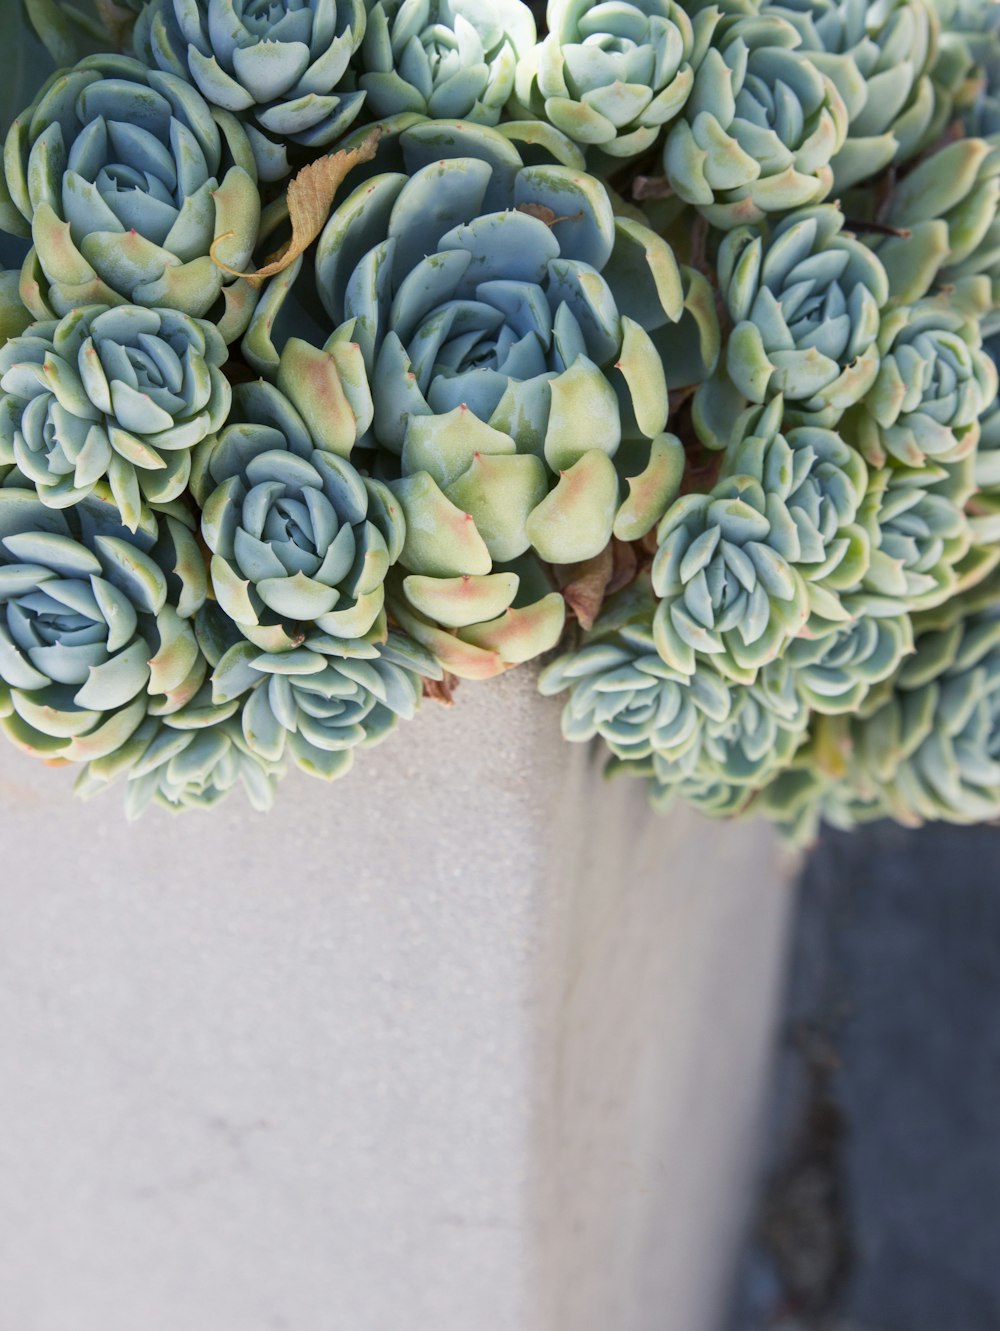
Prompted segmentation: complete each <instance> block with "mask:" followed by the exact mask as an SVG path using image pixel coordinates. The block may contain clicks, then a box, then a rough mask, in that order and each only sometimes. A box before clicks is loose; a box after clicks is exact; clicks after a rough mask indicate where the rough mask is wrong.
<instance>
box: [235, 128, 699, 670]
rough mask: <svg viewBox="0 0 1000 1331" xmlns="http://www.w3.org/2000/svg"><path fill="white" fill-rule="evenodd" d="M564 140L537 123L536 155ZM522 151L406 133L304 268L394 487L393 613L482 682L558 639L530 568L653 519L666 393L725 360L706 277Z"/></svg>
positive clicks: (674, 485) (554, 612) (597, 186)
mask: <svg viewBox="0 0 1000 1331" xmlns="http://www.w3.org/2000/svg"><path fill="white" fill-rule="evenodd" d="M561 138H562V136H560V135H558V133H557V131H555V130H553V129H551V128H549V129H548V130H547V131H546V133H545V134H544V135H543V136H542V137H541V138H539V137H538V136H537V135H536V136H535V137H534V139H533V140H532V141H531V144H530V146H531V147H532V148H533V149H534V156H535V158H536V159H537V158H541V157H544V155H545V149H547V148H548V147H550V146H551V145H553V144H555V145H556V146H557V147H558V146H559V143H558V141H559V140H560V139H561ZM520 142H521V141H520V140H516V139H513V138H509V137H507V136H506V135H504V134H502V133H501V132H499V131H498V130H494V129H490V128H488V127H486V126H481V125H474V124H470V123H468V122H457V121H456V122H445V121H437V122H424V123H418V124H414V125H412V126H411V127H410V128H407V129H405V130H404V131H403V132H402V133H400V134H399V135H398V136H397V137H396V139H395V140H394V141H393V142H392V144H391V146H392V148H393V149H394V151H395V152H396V153H397V154H398V155H399V157H400V160H401V161H402V164H403V166H404V168H405V170H404V171H399V172H396V171H393V172H384V173H382V174H379V175H376V176H374V177H373V178H372V179H370V180H368V181H366V182H365V183H364V184H362V185H360V186H359V187H358V188H357V189H355V191H354V192H353V193H352V194H351V195H349V196H348V197H347V198H346V199H345V200H344V201H343V202H342V203H340V204H339V206H338V207H337V208H336V209H335V211H334V213H333V215H332V216H331V218H330V220H329V222H328V223H327V226H326V229H325V231H324V233H323V235H322V237H321V238H320V242H319V246H318V250H317V254H316V262H315V280H316V288H317V291H318V294H319V297H320V299H321V300H322V302H323V305H324V307H325V309H326V311H327V314H328V316H329V318H330V320H331V322H332V323H333V325H334V328H335V333H334V337H335V338H339V337H341V336H343V337H345V338H349V339H350V340H351V341H352V342H353V343H356V344H357V345H358V346H359V347H360V348H361V352H362V355H363V357H364V362H365V366H366V369H367V375H368V380H369V382H370V383H371V389H372V398H373V405H374V414H373V419H372V424H371V428H370V430H369V431H368V432H367V433H366V434H365V435H364V436H363V437H362V438H361V439H360V441H359V442H360V444H361V446H362V447H364V448H365V449H374V450H375V454H376V457H377V459H378V466H379V468H380V474H385V475H387V476H389V477H392V476H393V474H394V473H395V476H397V477H398V479H390V480H389V485H390V488H391V489H392V491H393V493H394V494H395V496H396V498H397V499H398V501H399V504H400V506H401V507H402V509H403V511H404V514H405V517H406V530H407V537H406V542H405V543H404V546H403V549H402V552H401V555H400V561H399V564H400V571H401V572H402V574H403V575H404V576H403V577H402V578H401V579H398V580H397V584H396V591H395V594H394V595H395V599H394V602H393V614H394V616H395V617H396V619H397V622H399V623H400V624H401V625H402V626H403V627H404V628H405V629H406V631H407V632H408V633H410V634H411V635H412V636H415V637H417V638H419V640H420V641H421V642H423V643H424V644H425V645H426V646H428V647H429V648H430V649H431V650H433V651H434V652H435V653H436V654H438V655H439V657H440V658H441V659H442V660H443V661H444V662H445V664H446V666H447V668H448V669H449V670H451V671H452V672H453V673H456V674H462V675H466V676H474V677H485V676H488V675H492V674H496V673H498V672H499V671H501V670H503V669H505V668H507V667H508V666H510V665H513V664H518V663H520V662H521V661H524V660H527V659H530V658H531V657H533V656H536V655H538V654H539V653H540V652H542V651H545V650H548V649H549V648H550V647H552V646H554V645H555V642H556V640H557V639H558V636H559V634H560V632H561V630H562V626H563V622H564V617H565V607H564V603H563V600H562V597H561V595H560V593H559V592H558V591H556V590H555V589H554V584H553V580H552V578H551V577H549V576H548V574H547V572H546V569H545V567H544V565H563V564H573V563H577V562H580V561H583V560H586V559H589V558H592V557H593V556H595V555H597V554H599V553H600V552H601V551H602V550H603V549H604V548H605V547H606V546H607V544H608V542H609V541H610V539H611V537H612V535H613V534H617V535H619V536H620V537H622V539H628V540H631V539H638V538H639V537H640V536H642V535H643V534H644V533H646V532H648V531H649V530H650V529H651V528H652V527H653V526H654V525H655V523H656V521H657V520H658V518H659V517H660V515H661V514H662V512H663V511H664V509H665V508H666V506H667V504H668V503H669V502H670V500H671V499H672V497H673V496H674V494H676V492H677V489H678V486H679V482H680V472H681V471H682V469H683V449H682V448H681V445H680V443H679V441H678V440H677V439H676V438H674V437H673V436H671V435H668V434H667V433H666V432H665V426H666V420H667V414H668V406H669V404H668V390H669V388H671V387H678V386H682V385H685V384H690V383H692V382H698V380H699V378H703V377H704V376H705V374H706V373H707V372H708V370H709V369H710V368H711V366H712V365H713V364H714V359H715V357H716V355H717V351H718V324H717V320H716V315H715V310H714V302H713V300H712V296H711V290H710V288H709V286H708V283H707V281H706V280H705V279H704V278H703V277H701V276H700V275H699V274H694V273H691V272H690V271H687V270H685V271H683V272H682V270H681V269H680V268H679V267H678V264H677V262H676V260H675V258H674V255H673V252H672V250H671V249H670V247H669V246H668V245H667V243H666V242H665V241H663V240H661V239H660V238H659V237H657V236H656V235H655V234H654V233H653V232H652V231H650V230H649V229H648V228H645V227H643V226H641V225H640V224H638V223H636V222H634V221H631V220H629V219H624V218H617V219H616V218H615V216H614V214H613V211H612V207H611V203H610V200H609V197H608V194H607V192H606V190H605V188H604V187H603V185H601V183H600V182H599V181H598V180H596V179H595V178H593V177H591V176H589V175H586V174H585V173H584V172H583V171H581V170H580V169H579V167H578V166H577V165H573V166H568V165H564V164H563V163H562V162H555V163H553V162H552V161H551V160H548V161H544V160H536V161H535V164H533V165H529V166H526V165H524V161H523V159H522V156H521V153H520V149H519V143H520ZM524 142H525V143H527V142H528V140H524ZM562 142H563V144H565V148H566V150H567V153H566V155H567V157H569V159H570V160H573V159H574V158H578V153H577V150H576V149H575V147H574V146H573V145H572V144H570V143H568V141H566V140H562ZM380 151H381V149H380ZM525 151H527V148H525ZM376 165H377V163H376ZM276 283H277V284H278V285H276V287H275V291H276V292H277V294H278V297H279V298H280V297H281V296H282V292H283V288H282V285H281V279H280V278H279V279H276ZM259 308H260V315H261V317H260V319H258V320H257V321H256V322H255V323H254V324H253V325H252V326H251V329H250V333H249V334H248V337H247V339H246V346H247V348H248V354H251V355H255V354H256V355H258V356H259V357H260V363H262V364H263V365H265V366H266V365H267V364H268V360H267V355H268V353H267V346H268V343H267V342H266V340H265V339H263V338H261V337H259V336H258V334H259V333H260V332H261V330H262V328H263V325H264V321H265V316H266V318H267V320H269V321H270V324H269V325H268V326H269V327H270V326H272V325H274V326H277V327H280V320H277V314H278V313H279V312H280V311H279V309H278V308H277V307H276V306H275V304H274V303H273V300H272V295H271V291H270V290H268V291H266V292H265V294H264V296H263V299H262V303H261V306H260V307H259ZM272 363H273V362H272Z"/></svg>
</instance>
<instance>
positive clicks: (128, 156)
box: [0, 55, 260, 341]
mask: <svg viewBox="0 0 1000 1331" xmlns="http://www.w3.org/2000/svg"><path fill="white" fill-rule="evenodd" d="M4 171H5V173H6V186H7V190H8V191H9V199H8V200H6V201H5V200H4V199H3V197H2V195H3V188H2V186H0V225H3V226H4V227H5V228H6V229H7V230H8V231H12V232H14V233H15V234H19V235H24V236H27V235H29V234H30V236H31V239H32V241H33V248H32V250H31V251H30V252H29V254H28V257H27V259H26V260H25V262H24V267H23V269H22V274H21V295H22V298H23V299H24V302H25V304H26V305H27V306H28V308H29V309H30V310H31V311H32V313H33V314H34V315H35V317H36V318H38V319H50V318H59V317H62V316H63V315H65V314H69V313H70V312H71V311H73V310H75V309H78V308H80V307H81V306H84V305H94V304H100V305H125V304H134V305H144V306H149V307H164V308H167V309H174V310H179V311H181V312H182V313H184V314H189V315H191V316H192V317H193V318H202V317H204V316H208V317H210V318H211V319H212V321H213V322H214V323H216V324H217V325H218V327H219V329H220V331H221V332H222V334H223V336H224V337H225V339H226V340H227V341H231V340H232V339H233V338H235V337H237V336H238V335H239V334H240V333H241V332H242V331H243V328H244V327H245V325H246V321H247V319H248V318H249V313H250V310H251V308H252V306H253V303H254V301H255V299H256V293H255V290H254V288H253V286H252V285H251V284H250V283H248V282H245V281H239V280H238V279H235V278H233V277H232V276H231V275H230V274H228V273H226V272H224V271H223V269H222V268H221V267H220V266H219V265H218V264H217V263H216V262H214V260H213V258H212V257H211V254H214V256H215V257H216V258H218V259H219V260H220V261H221V262H222V263H224V264H226V265H228V267H229V268H231V269H234V270H236V271H242V270H244V269H245V268H246V267H247V266H248V264H249V262H250V258H251V254H252V251H253V248H254V245H255V243H256V240H257V231H258V224H259V218H260V197H259V195H258V192H257V175H256V168H255V166H254V159H253V153H252V152H251V149H250V142H249V140H248V139H247V137H246V134H245V133H244V131H243V128H242V127H241V126H240V124H239V123H238V122H237V121H236V119H235V118H234V117H233V116H232V115H230V114H229V113H228V112H225V111H219V110H218V109H216V110H213V109H212V108H210V107H209V105H208V103H207V102H206V101H205V100H204V98H203V97H202V96H201V94H200V93H199V92H198V90H197V89H196V88H194V87H192V86H191V85H190V84H189V83H186V82H185V81H184V80H183V79H181V78H178V77H177V76H176V75H173V74H164V73H162V72H160V71H158V70H147V69H146V68H145V67H144V66H143V65H141V64H140V63H139V62H138V61H137V60H132V59H129V58H127V57H126V56H112V55H107V56H93V57H90V58H88V59H86V60H82V61H81V62H80V63H79V64H78V65H76V66H75V67H74V68H73V69H71V70H67V71H62V72H60V73H58V74H55V75H53V77H52V78H51V79H49V81H48V82H47V83H46V84H45V85H44V86H43V87H42V89H41V91H40V92H39V94H38V96H37V97H36V99H35V101H34V102H33V103H32V105H31V106H30V107H29V108H28V109H27V110H26V111H25V112H24V113H23V115H21V116H19V117H18V119H17V120H16V121H15V122H14V124H13V125H12V126H11V129H10V131H9V133H8V135H7V140H6V145H5V150H4ZM210 252H211V253H210Z"/></svg>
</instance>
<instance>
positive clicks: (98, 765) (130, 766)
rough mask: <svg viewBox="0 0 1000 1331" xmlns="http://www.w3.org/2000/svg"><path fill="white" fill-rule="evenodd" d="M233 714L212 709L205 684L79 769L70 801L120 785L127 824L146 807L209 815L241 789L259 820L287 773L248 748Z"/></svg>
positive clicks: (234, 709) (218, 706) (235, 710)
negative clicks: (173, 709) (181, 704)
mask: <svg viewBox="0 0 1000 1331" xmlns="http://www.w3.org/2000/svg"><path fill="white" fill-rule="evenodd" d="M200 640H201V639H200V637H199V641H200ZM239 709H240V704H239V702H238V701H236V700H230V701H228V702H225V703H216V702H213V700H212V690H211V685H210V684H209V683H208V682H207V681H206V682H205V683H204V684H203V685H202V686H201V688H200V689H199V690H198V692H197V693H196V694H195V695H194V696H193V697H192V698H191V700H190V701H189V702H188V703H186V704H185V706H184V707H182V708H181V709H180V710H179V711H176V712H172V713H170V715H169V716H164V717H147V718H146V720H145V721H143V723H142V724H141V725H140V726H139V728H138V730H136V731H135V733H134V734H133V735H131V736H130V737H129V739H128V740H126V741H125V743H124V744H122V745H121V747H120V748H118V749H116V750H114V751H113V752H112V753H109V754H106V755H104V756H103V757H100V758H94V759H92V760H91V761H90V762H88V763H86V764H84V765H83V766H82V769H81V771H80V774H79V776H78V777H77V780H76V785H75V787H74V790H75V793H76V794H77V795H79V796H80V798H81V799H92V798H93V797H94V796H95V795H99V794H101V793H103V792H104V791H105V790H107V789H108V788H109V787H110V786H111V785H112V784H113V783H114V782H116V781H118V780H120V779H121V778H122V777H124V779H125V813H126V816H127V817H128V819H129V820H130V821H132V820H134V819H136V818H138V817H139V816H140V814H142V813H144V812H145V810H146V809H148V808H149V807H150V806H152V805H157V806H159V807H161V808H164V809H167V810H169V811H170V812H172V813H184V812H187V811H188V810H190V809H212V808H214V807H215V806H216V805H217V804H218V803H219V802H220V801H221V800H223V799H225V798H226V797H227V796H228V795H229V794H230V793H231V792H232V791H233V790H235V789H237V788H239V787H242V789H243V791H244V793H245V794H246V796H247V799H248V800H249V802H250V804H251V806H252V807H253V808H254V809H256V810H258V812H261V813H263V812H265V811H266V810H267V809H269V808H270V807H271V805H272V803H273V801H274V794H275V790H276V789H277V784H278V781H279V780H280V778H281V777H282V776H283V775H284V770H285V769H284V766H283V765H282V764H281V763H273V762H270V761H268V760H267V759H266V758H265V757H264V756H263V755H262V754H260V753H258V752H256V751H255V750H253V749H252V748H251V747H250V745H249V744H248V743H247V741H246V740H245V739H244V737H243V732H242V729H241V726H240V719H239Z"/></svg>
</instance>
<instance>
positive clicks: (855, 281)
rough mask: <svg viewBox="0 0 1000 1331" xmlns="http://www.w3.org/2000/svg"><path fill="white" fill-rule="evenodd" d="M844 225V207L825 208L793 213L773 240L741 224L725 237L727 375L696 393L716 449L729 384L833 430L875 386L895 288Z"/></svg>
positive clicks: (721, 264) (700, 417)
mask: <svg viewBox="0 0 1000 1331" xmlns="http://www.w3.org/2000/svg"><path fill="white" fill-rule="evenodd" d="M843 227H844V215H843V213H841V212H840V210H839V209H838V208H835V207H833V205H829V204H827V205H823V206H821V207H819V208H813V209H809V210H806V211H804V212H799V213H793V214H791V216H789V217H787V218H785V219H784V220H783V221H782V222H780V223H779V224H778V225H777V226H776V227H775V228H774V230H773V231H772V232H771V234H770V235H769V236H765V235H764V234H762V233H761V232H760V231H759V230H757V229H756V228H753V227H741V228H740V229H739V230H737V231H733V232H730V234H729V235H728V236H726V238H725V239H724V240H723V242H722V245H721V246H720V249H719V259H718V272H719V287H720V290H721V292H722V296H723V299H724V301H725V304H726V308H727V310H728V312H729V316H730V318H731V319H732V322H733V328H732V331H731V332H730V334H729V339H728V342H727V344H726V349H725V361H724V365H725V377H724V378H723V379H722V381H721V382H720V380H719V379H718V378H717V379H716V380H714V381H710V382H709V383H708V384H706V385H705V386H704V387H703V388H702V389H700V390H699V394H698V397H697V400H696V404H695V406H696V419H697V423H698V425H699V432H700V433H701V434H702V435H703V437H704V438H705V441H706V442H707V443H709V444H710V445H713V446H718V439H717V438H713V434H714V433H715V432H716V427H715V426H714V425H713V417H714V416H715V415H717V414H719V413H720V407H719V404H720V403H722V404H724V403H725V401H726V398H727V396H728V393H727V390H728V391H729V392H731V387H730V386H731V385H732V386H734V387H735V389H736V390H737V392H738V393H739V394H741V395H742V397H743V398H744V399H748V400H749V401H750V402H765V401H767V400H768V399H769V398H771V397H774V396H776V395H777V394H779V393H781V394H782V395H783V396H784V400H785V414H786V419H787V420H788V421H789V423H790V424H811V425H818V426H824V427H830V426H833V425H836V423H837V421H838V420H839V419H840V417H841V415H842V414H843V412H844V411H845V410H846V409H847V408H848V407H850V406H853V404H854V403H856V402H858V401H859V400H860V399H861V398H862V397H863V396H864V395H865V393H867V392H868V390H869V389H870V388H871V386H872V384H873V383H874V382H875V377H876V375H877V374H878V367H879V350H878V341H877V339H878V333H879V328H880V326H881V311H882V309H883V307H884V306H885V304H886V302H887V301H888V299H889V284H888V280H887V278H886V274H885V270H884V269H883V267H882V265H881V263H880V262H879V260H878V258H877V257H876V256H875V255H874V254H873V253H872V252H871V250H870V249H868V247H867V246H866V245H864V244H862V243H861V242H860V241H859V240H856V239H855V238H854V237H853V236H850V235H845V234H844V231H843ZM727 380H728V382H726V381H727ZM713 399H714V400H713ZM721 410H722V411H723V412H724V410H725V408H724V406H723V407H722V408H721Z"/></svg>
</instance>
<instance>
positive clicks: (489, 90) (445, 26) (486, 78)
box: [354, 0, 535, 125]
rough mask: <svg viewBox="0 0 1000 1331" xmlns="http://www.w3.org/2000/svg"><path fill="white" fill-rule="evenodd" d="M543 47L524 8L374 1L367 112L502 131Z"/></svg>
mask: <svg viewBox="0 0 1000 1331" xmlns="http://www.w3.org/2000/svg"><path fill="white" fill-rule="evenodd" d="M534 45H535V20H534V17H533V16H532V13H531V10H530V9H529V8H528V6H527V5H525V4H522V3H521V0H369V3H368V26H367V30H366V32H365V38H364V41H363V42H362V44H361V49H360V50H359V52H358V54H357V56H356V58H355V62H354V64H355V68H356V70H357V75H358V87H359V88H361V89H362V90H363V91H364V93H365V94H366V96H367V104H366V110H367V111H368V112H370V113H372V114H374V115H376V116H394V115H398V114H399V113H400V112H404V111H410V112H416V113H418V114H420V115H425V116H430V117H431V118H433V119H446V120H471V121H475V122H476V123H478V124H482V125H495V124H496V123H497V121H498V120H499V119H500V114H501V112H502V111H503V109H504V107H505V105H506V104H507V101H508V100H509V98H510V96H511V93H512V92H513V90H514V71H515V68H517V66H518V64H519V62H521V61H524V60H525V59H527V58H528V57H529V55H530V53H531V52H532V50H533V48H534Z"/></svg>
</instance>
